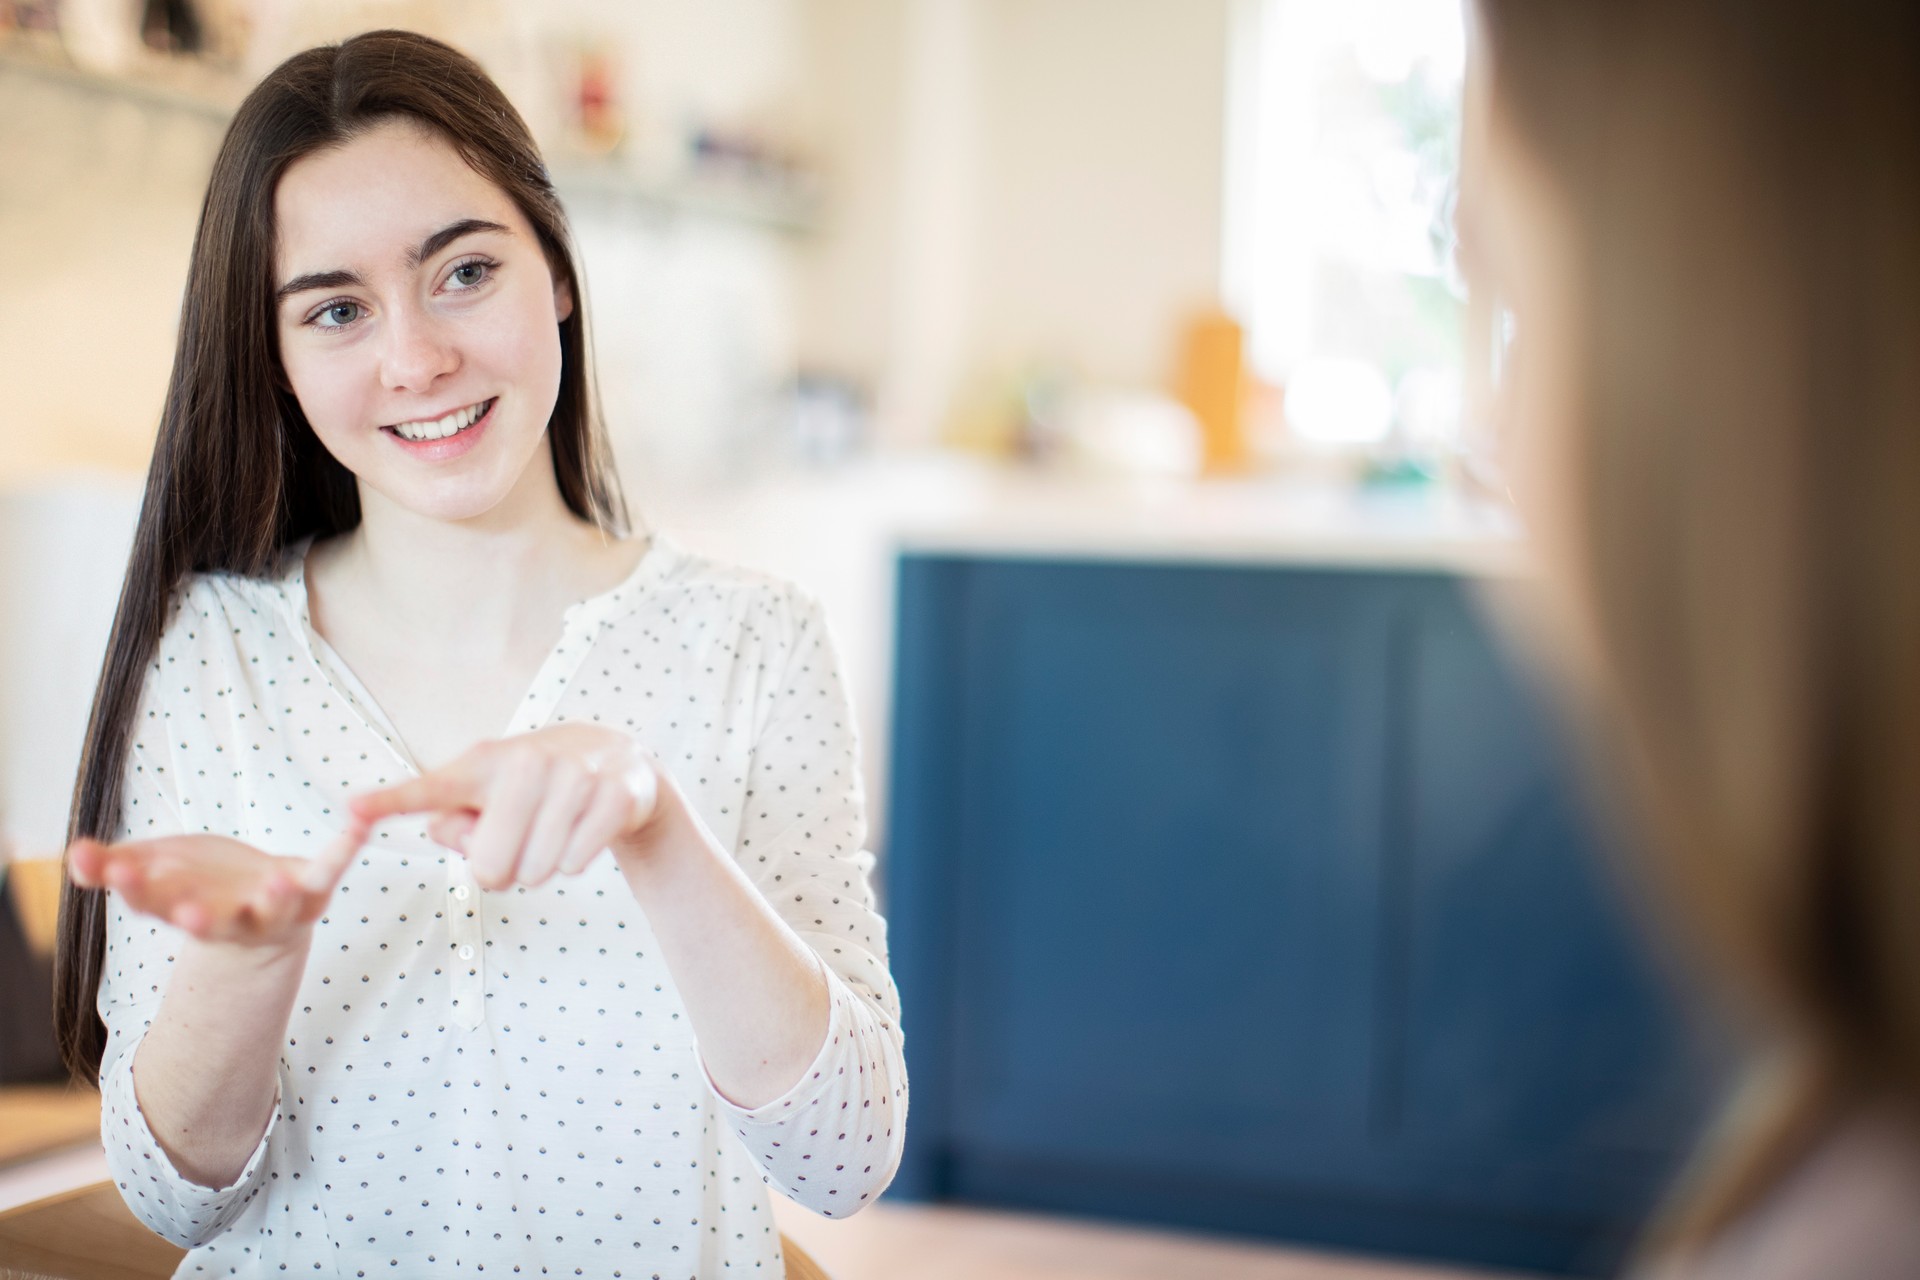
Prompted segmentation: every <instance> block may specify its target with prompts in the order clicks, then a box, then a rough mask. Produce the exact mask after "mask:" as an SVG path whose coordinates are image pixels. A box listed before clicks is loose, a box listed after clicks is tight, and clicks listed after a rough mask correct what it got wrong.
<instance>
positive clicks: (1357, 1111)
mask: <svg viewBox="0 0 1920 1280" xmlns="http://www.w3.org/2000/svg"><path fill="white" fill-rule="evenodd" d="M1468 594H1469V593H1468V592H1467V590H1466V588H1465V587H1464V586H1463V585H1462V584H1461V583H1459V582H1457V581H1455V580H1452V579H1450V578H1447V577H1444V576H1440V575H1429V574H1413V573H1405V574H1403V573H1381V572H1371V571H1331V570H1315V569H1303V568H1243V567H1196V566H1186V565H1150V564H1127V563H1103V562H1045V561H1034V560H1012V559H1005V560H1002V559H991V558H967V557H963V556H937V555H915V556H908V557H905V558H904V559H903V560H902V563H901V568H900V579H899V595H898V651H897V658H896V660H897V669H896V682H897V695H896V702H895V733H894V743H893V760H892V769H891V778H892V803H891V808H890V812H891V838H890V840H889V845H888V850H887V855H888V857H887V886H888V899H889V913H890V916H891V921H892V925H891V935H892V945H893V955H894V969H895V973H896V976H897V977H898V979H899V981H900V985H901V988H902V993H903V996H904V998H905V1001H906V1008H907V1031H908V1046H909V1047H908V1056H909V1062H910V1066H911V1070H912V1074H913V1087H914V1098H913V1109H912V1116H911V1121H910V1124H909V1135H908V1152H907V1161H906V1164H905V1166H904V1167H903V1169H902V1171H901V1174H900V1177H899V1179H898V1181H897V1182H896V1184H895V1186H896V1190H895V1194H896V1195H905V1196H909V1197H921V1198H951V1199H958V1200H970V1201H975V1202H982V1203H994V1204H1003V1205H1012V1206H1021V1207H1031V1208H1037V1209H1050V1210H1057V1211H1065V1212H1077V1213H1090V1214H1100V1215H1107V1216H1117V1217H1122V1218H1130V1219H1136V1220H1144V1221H1154V1222H1162V1223H1169V1224H1175V1225H1187V1226H1195V1227H1204V1228H1210V1229H1216V1230H1226V1231H1237V1232H1248V1233H1255V1234H1260V1235H1266V1236H1272V1237H1275V1238H1281V1239H1296V1240H1301V1241H1309V1242H1316V1243H1324V1244H1332V1245H1336V1246H1344V1247H1355V1248H1364V1249H1377V1250H1382V1251H1389V1252H1401V1253H1409V1254H1418V1255H1424V1256H1431V1257H1437V1258H1450V1259H1458V1260H1462V1261H1471V1262H1477V1263H1490V1264H1509V1265H1515V1266H1525V1267H1531V1268H1537V1269H1542V1270H1548V1271H1561V1272H1565V1273H1569V1274H1583V1273H1587V1274H1599V1273H1601V1272H1603V1271H1604V1270H1605V1269H1607V1268H1608V1267H1610V1266H1612V1265H1613V1264H1614V1263H1615V1262H1617V1260H1618V1259H1619V1257H1620V1256H1621V1255H1622V1252H1623V1250H1624V1249H1625V1247H1626V1245H1627V1243H1628V1241H1629V1240H1630V1238H1631V1233H1632V1232H1633V1230H1634V1228H1635V1226H1636V1224H1637V1223H1638V1222H1639V1221H1640V1220H1641V1218H1642V1217H1643V1215H1644V1214H1645V1213H1646V1211H1647V1210H1648V1208H1649V1207H1650V1206H1651V1205H1653V1204H1654V1203H1655V1202H1656V1201H1657V1199H1658V1197H1659V1195H1660V1194H1661V1191H1662V1190H1663V1187H1664V1182H1665V1179H1666V1178H1667V1176H1668V1174H1669V1172H1670V1170H1671V1168H1672V1166H1673V1164H1674V1162H1675V1160H1676V1158H1677V1157H1678V1156H1679V1155H1680V1154H1681V1153H1682V1152H1683V1151H1684V1150H1685V1148H1686V1147H1687V1145H1688V1143H1689V1141H1690V1138H1691V1135H1692V1133H1693V1131H1694V1129H1695V1127H1696V1125H1697V1122H1698V1119H1699V1117H1700V1115H1701V1113H1702V1108H1703V1105H1704V1101H1705V1098H1706V1096H1707V1092H1708V1090H1707V1085H1706V1082H1707V1080H1708V1078H1709V1073H1708V1072H1707V1071H1706V1070H1705V1068H1704V1067H1703V1066H1702V1065H1701V1063H1700V1061H1699V1060H1698V1059H1699V1055H1698V1053H1697V1051H1696V1050H1695V1049H1694V1048H1693V1047H1692V1046H1691V1045H1690V1044H1689V1042H1688V1040H1687V1038H1686V1037H1685V1036H1683V1034H1682V1032H1681V1027H1682V1025H1683V1024H1682V1020H1681V1019H1679V1018H1677V1017H1676V1015H1675V1012H1674V1009H1673V1004H1672V999H1671V997H1670V996H1669V995H1668V993H1667V991H1666V989H1665V987H1664V985H1663V984H1662V983H1661V982H1660V981H1659V980H1658V978H1657V976H1656V974H1655V972H1654V970H1653V968H1652V967H1651V966H1650V965H1649V964H1648V963H1647V962H1646V961H1645V960H1644V959H1642V958H1641V957H1642V955H1643V953H1644V952H1645V948H1644V947H1643V946H1642V945H1641V942H1640V940H1639V938H1638V937H1637V932H1636V930H1635V929H1634V927H1633V925H1632V924H1631V919H1632V917H1631V916H1630V914H1629V913H1627V912H1625V911H1623V910H1622V909H1621V906H1620V905H1619V903H1618V901H1617V896H1618V895H1617V893H1616V891H1615V887H1614V884H1613V881H1612V877H1611V876H1610V874H1609V871H1608V869H1607V867H1606V865H1605V862H1604V860H1603V857H1602V855H1601V853H1600V850H1599V842H1598V841H1597V840H1596V839H1595V837H1594V834H1593V831H1592V829H1591V825H1590V824H1589V823H1588V822H1587V821H1585V820H1584V818H1583V816H1582V814H1581V811H1580V809H1579V806H1578V804H1577V801H1576V795H1577V791H1576V789H1575V787H1574V786H1573V785H1572V784H1571V783H1570V782H1569V777H1568V770H1567V768H1566V765H1565V762H1564V758H1563V752H1562V751H1561V750H1560V744H1559V743H1558V742H1557V741H1556V740H1555V738H1554V737H1553V735H1552V734H1551V733H1550V732H1549V731H1548V729H1547V727H1546V722H1545V720H1544V718H1543V717H1542V716H1541V714H1540V713H1539V711H1538V710H1537V708H1536V706H1535V700H1534V699H1533V698H1532V697H1531V696H1530V694H1529V692H1528V691H1527V690H1526V688H1525V687H1524V685H1523V684H1522V683H1521V682H1520V681H1519V680H1517V679H1516V677H1515V675H1514V673H1513V671H1512V669H1511V667H1510V666H1509V664H1508V663H1507V662H1506V661H1505V660H1504V659H1503V657H1502V656H1501V655H1500V652H1499V650H1498V649H1497V647H1496V646H1495V645H1494V643H1493V642H1492V641H1491V640H1490V638H1489V637H1488V635H1487V633H1486V629H1485V627H1484V626H1483V624H1482V623H1481V622H1480V621H1479V619H1478V617H1477V615H1476V614H1475V612H1474V610H1473V607H1472V605H1471V602H1470V600H1469V599H1468Z"/></svg>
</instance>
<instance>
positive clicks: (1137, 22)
mask: <svg viewBox="0 0 1920 1280" xmlns="http://www.w3.org/2000/svg"><path fill="white" fill-rule="evenodd" d="M1231 5H1232V0H893V2H889V0H811V3H810V7H809V12H810V14H811V15H812V21H813V24H814V38H813V43H812V47H811V59H812V64H811V73H810V76H809V81H810V84H811V86H812V90H811V92H813V93H815V94H819V95H824V103H825V109H824V110H823V111H822V112H821V116H820V123H821V126H822V128H821V130H820V132H821V136H822V138H823V146H824V148H825V152H826V155H827V156H828V159H829V172H830V173H831V175H832V177H833V180H834V183H835V187H834V205H833V210H834V216H833V219H832V221H831V223H830V224H829V226H828V228H827V232H826V234H825V236H824V237H823V238H822V240H821V242H820V243H819V244H818V245H816V246H814V247H812V248H811V249H810V250H809V254H808V260H809V264H810V265H809V268H808V273H807V274H806V275H804V276H803V278H802V285H801V307H802V310H801V322H800V326H799V351H800V356H801V359H802V362H803V363H813V364H819V365H822V366H825V367H827V368H833V369H839V370H842V371H845V372H849V373H853V374H856V375H858V376H859V377H860V378H861V379H862V380H864V381H866V382H867V383H868V384H869V385H871V386H873V387H875V388H877V389H878V390H879V392H880V398H881V410H882V414H883V421H882V424H881V426H882V429H883V431H885V432H886V433H887V435H888V436H889V438H891V439H892V440H894V441H897V442H903V443H912V442H920V441H926V440H929V439H932V438H935V437H936V436H937V435H938V433H939V431H940V429H941V427H942V425H943V424H944V420H945V417H946V415H947V413H948V412H950V411H951V407H952V402H953V397H954V396H955V395H957V394H965V392H966V390H967V388H968V386H969V385H971V384H973V383H975V382H976V381H977V380H979V379H982V378H990V377H998V376H1002V375H1004V374H1005V373H1007V372H1009V371H1012V370H1017V369H1019V368H1022V367H1025V366H1027V365H1028V364H1030V363H1032V362H1034V361H1040V360H1044V361H1050V362H1055V363H1059V364H1064V365H1067V366H1069V367H1071V368H1073V369H1075V370H1077V371H1078V372H1079V373H1081V374H1082V375H1084V376H1085V377H1087V378H1088V379H1090V380H1093V381H1096V382H1101V383H1108V384H1116V385H1121V386H1134V387H1154V386H1165V385H1166V383H1167V381H1168V378H1169V376H1170V374H1171V372H1172V369H1171V365H1172V356H1173V352H1174V350H1175V346H1176V342H1177V338H1178V334H1179V331H1180V328H1181V325H1182V323H1183V321H1184V319H1185V317H1186V316H1187V315H1189V314H1190V313H1191V312H1192V311H1194V310H1195V309H1197V308H1199V307H1201V306H1204V305H1207V304H1209V303H1212V302H1215V301H1217V299H1218V291H1219V282H1220V258H1221V234H1222V233H1221V226H1222V208H1223V206H1222V190H1221V188H1222V172H1223V171H1222V165H1223V155H1224V147H1225V131H1226V121H1225V115H1226V98H1227V64H1228V15H1229V10H1230V9H1231ZM889 49H891V50H892V53H891V56H890V57H889V56H888V50H889Z"/></svg>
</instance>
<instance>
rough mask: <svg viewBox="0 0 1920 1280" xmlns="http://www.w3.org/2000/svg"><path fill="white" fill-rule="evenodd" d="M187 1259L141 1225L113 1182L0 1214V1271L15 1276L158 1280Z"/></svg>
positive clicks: (64, 1278) (66, 1278)
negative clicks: (6, 1270)
mask: <svg viewBox="0 0 1920 1280" xmlns="http://www.w3.org/2000/svg"><path fill="white" fill-rule="evenodd" d="M185 1256H186V1251H185V1250H183V1249H179V1248H176V1247H175V1246H173V1245H170V1244H168V1243H167V1242H166V1241H165V1240H162V1239H161V1238H160V1237H159V1236H156V1235H154V1234H153V1233H152V1232H151V1231H148V1230H147V1229H146V1227H144V1226H142V1225H141V1224H140V1220H139V1219H138V1218H135V1217H134V1216H133V1213H132V1211H131V1210H129V1209H128V1208H127V1206H126V1203H125V1202H124V1201H122V1200H121V1199H120V1191H119V1189H118V1188H116V1187H115V1186H114V1185H113V1184H112V1183H111V1182H101V1183H96V1184H94V1185H93V1186H90V1187H81V1188H79V1189H78V1190H75V1191H69V1192H66V1193H64V1194H62V1195H57V1196H51V1197H48V1198H47V1199H45V1200H39V1201H36V1202H34V1203H33V1204H30V1205H23V1206H21V1207H20V1208H18V1209H13V1210H9V1211H8V1212H6V1213H0V1268H5V1269H10V1270H12V1271H14V1272H15V1273H21V1272H24V1273H25V1274H26V1275H29V1276H57V1277H60V1278H61V1280H68V1278H69V1277H71V1278H72V1280H161V1278H163V1277H167V1276H171V1275H172V1274H173V1269H174V1268H175V1267H176V1266H178V1265H179V1263H180V1259H181V1258H183V1257H185ZM0 1274H3V1273H0Z"/></svg>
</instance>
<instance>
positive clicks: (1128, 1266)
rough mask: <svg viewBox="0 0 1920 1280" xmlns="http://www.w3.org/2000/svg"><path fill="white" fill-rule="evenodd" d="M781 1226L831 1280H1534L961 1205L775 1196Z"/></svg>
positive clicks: (776, 1216) (794, 1273)
mask: <svg viewBox="0 0 1920 1280" xmlns="http://www.w3.org/2000/svg"><path fill="white" fill-rule="evenodd" d="M773 1216H774V1221H775V1222H776V1224H778V1226H779V1227H780V1231H781V1235H782V1238H783V1239H784V1240H786V1241H787V1242H788V1247H789V1248H791V1247H792V1242H794V1241H796V1240H797V1241H799V1242H801V1243H802V1244H804V1245H805V1247H806V1248H807V1249H808V1250H810V1251H811V1252H812V1254H813V1256H814V1257H815V1258H818V1259H819V1260H820V1261H821V1262H823V1263H825V1264H826V1266H827V1269H828V1271H829V1272H831V1274H832V1276H833V1280H1527V1278H1526V1277H1525V1276H1522V1275H1519V1274H1517V1273H1512V1272H1501V1273H1499V1275H1498V1277H1497V1278H1496V1276H1495V1275H1494V1274H1493V1273H1490V1272H1484V1271H1469V1270H1459V1269H1448V1268H1439V1267H1425V1266H1416V1265H1413V1264H1409V1263H1404V1262H1391V1261H1386V1260H1383V1259H1376V1258H1360V1257H1354V1256H1351V1255H1349V1256H1341V1255H1339V1254H1333V1253H1317V1252H1312V1251H1309V1250H1305V1249H1292V1248H1285V1247H1280V1246H1276V1245H1271V1244H1264V1243H1259V1242H1254V1241H1247V1240H1231V1239H1226V1238H1223V1237H1219V1236H1205V1235H1198V1234H1191V1233H1186V1232H1176V1231H1151V1230H1142V1229H1139V1228H1135V1227H1116V1226H1113V1225H1112V1224H1110V1223H1104V1222H1092V1221H1084V1220H1075V1219H1070V1218H1057V1217H1043V1216H1040V1215H1037V1214H1029V1213H1007V1212H1003V1211H999V1210H993V1209H976V1208H970V1207H962V1206H959V1205H919V1204H904V1203H903V1204H894V1203H890V1202H888V1201H886V1200H882V1201H881V1202H880V1203H878V1204H875V1205H873V1206H871V1207H869V1208H866V1209H862V1210H861V1211H860V1212H859V1213H856V1214H854V1215H853V1216H852V1217H851V1218H847V1219H845V1220H828V1219H825V1218H820V1217H816V1216H814V1215H813V1214H811V1213H808V1212H807V1211H806V1210H805V1209H802V1208H800V1207H799V1206H798V1205H796V1204H793V1203H792V1202H791V1201H788V1200H785V1199H782V1198H781V1197H779V1196H775V1197H774V1201H773ZM788 1274H789V1275H792V1276H794V1277H796V1280H797V1277H798V1276H800V1275H801V1273H800V1272H798V1271H790V1272H789V1273H788Z"/></svg>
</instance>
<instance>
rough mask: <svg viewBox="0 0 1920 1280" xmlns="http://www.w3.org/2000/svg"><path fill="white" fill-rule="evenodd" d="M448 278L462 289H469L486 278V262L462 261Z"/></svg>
mask: <svg viewBox="0 0 1920 1280" xmlns="http://www.w3.org/2000/svg"><path fill="white" fill-rule="evenodd" d="M447 278H448V279H450V280H452V281H453V282H454V283H455V284H457V285H459V286H460V287H461V288H462V289H471V288H473V287H474V286H475V285H477V284H479V283H480V282H481V281H482V280H485V279H486V278H487V264H486V263H484V262H463V263H461V264H460V265H459V266H457V267H455V268H454V269H453V271H452V272H451V273H450V274H449V275H448V277H447Z"/></svg>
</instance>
